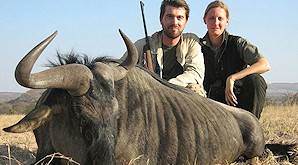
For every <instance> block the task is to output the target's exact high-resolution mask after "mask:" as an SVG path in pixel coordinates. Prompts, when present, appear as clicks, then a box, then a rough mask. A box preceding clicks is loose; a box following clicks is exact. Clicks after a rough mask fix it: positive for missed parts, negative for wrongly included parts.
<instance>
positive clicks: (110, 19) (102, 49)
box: [0, 0, 298, 92]
mask: <svg viewBox="0 0 298 165" xmlns="http://www.w3.org/2000/svg"><path fill="white" fill-rule="evenodd" d="M0 1H1V5H0V92H24V91H27V90H28V88H24V87H21V86H20V85H19V84H18V83H17V82H16V81H15V78H14V71H15V67H16V65H17V64H18V62H19V61H20V60H21V59H22V57H23V56H24V55H25V54H27V53H28V52H29V51H30V50H31V49H32V48H33V47H34V46H35V45H36V44H38V43H39V42H40V41H41V40H43V39H44V38H46V37H47V36H48V35H50V34H51V33H53V32H54V31H55V30H57V31H58V35H57V37H56V38H55V40H54V41H53V42H52V43H51V44H50V45H49V46H48V47H47V49H46V50H45V51H44V52H43V54H42V55H41V56H40V58H39V59H38V60H37V62H36V64H35V65H34V68H33V72H38V71H42V70H45V69H47V68H46V67H45V65H46V64H47V63H48V60H54V61H55V60H56V52H57V51H58V52H60V53H69V52H71V51H74V52H76V53H81V54H86V55H88V56H90V57H99V56H112V57H115V58H120V57H121V56H122V54H123V53H124V52H125V50H126V48H125V45H124V43H123V41H122V39H121V37H120V35H119V33H118V29H121V30H122V31H124V32H125V34H126V35H127V36H129V38H130V39H131V40H132V41H133V42H134V41H136V40H137V39H139V38H142V37H144V30H143V24H142V16H141V10H140V5H139V0H125V1H123V0H112V1H107V0H84V1H83V0H71V1H70V0H63V1H57V0H51V1H50V0H44V1H40V0H30V1H17V0H11V1H4V0H0ZM143 2H144V4H145V6H144V8H145V17H146V23H147V29H148V34H152V33H154V32H155V31H158V30H160V29H161V25H160V22H159V8H160V4H161V1H157V0H143ZM187 2H188V4H189V6H190V10H191V11H190V17H189V21H188V23H187V25H186V29H185V30H184V32H192V33H195V34H196V35H198V36H199V37H203V36H204V35H205V33H206V26H205V24H204V22H203V19H202V17H203V13H204V10H205V8H206V6H207V5H208V4H209V3H210V2H211V1H210V0H188V1H187ZM224 2H225V3H226V4H227V5H228V6H229V10H230V22H229V26H228V29H227V30H228V31H229V33H231V34H234V35H240V36H242V37H244V38H246V39H247V40H248V41H249V42H251V43H253V44H254V45H256V46H257V47H258V48H259V50H260V52H261V53H262V54H263V56H265V57H266V58H267V59H268V60H269V63H270V66H271V68H272V69H271V71H270V72H267V73H265V74H263V75H264V77H265V79H266V81H267V83H277V82H288V83H294V82H298V73H297V71H298V65H297V61H298V60H297V59H298V41H297V39H298V32H297V30H298V19H297V15H298V10H297V6H298V1H294V0H283V1H280V0H274V1H272V0H262V1H259V0H241V1H240V0H239V1H235V0H225V1H224Z"/></svg>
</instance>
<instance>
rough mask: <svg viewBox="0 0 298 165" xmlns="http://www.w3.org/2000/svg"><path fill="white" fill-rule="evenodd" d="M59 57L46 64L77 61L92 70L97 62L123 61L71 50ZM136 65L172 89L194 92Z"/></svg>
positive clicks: (53, 65) (57, 64)
mask: <svg viewBox="0 0 298 165" xmlns="http://www.w3.org/2000/svg"><path fill="white" fill-rule="evenodd" d="M57 59H58V62H55V61H50V60H49V64H48V65H46V66H48V67H56V66H60V65H67V64H74V63H75V64H83V65H85V66H87V67H88V68H89V69H90V70H93V68H94V66H95V63H96V62H102V63H119V64H120V63H121V60H119V59H113V58H112V57H108V56H103V57H96V58H90V57H88V56H87V55H86V54H83V55H81V54H78V53H75V52H74V51H71V52H70V53H67V54H62V53H59V52H57ZM136 67H137V68H140V69H142V70H143V71H145V72H147V73H148V74H150V75H151V76H152V77H153V78H154V79H156V80H157V81H159V82H160V83H162V84H163V85H165V86H167V87H170V88H172V89H175V90H178V91H181V92H184V93H192V91H190V90H189V89H186V88H183V87H180V86H177V85H174V84H171V83H169V82H168V81H166V80H164V79H162V78H160V77H159V76H158V75H157V74H155V73H152V72H150V71H148V70H147V69H146V68H144V67H143V66H141V65H139V64H138V65H136Z"/></svg>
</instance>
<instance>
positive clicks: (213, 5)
mask: <svg viewBox="0 0 298 165" xmlns="http://www.w3.org/2000/svg"><path fill="white" fill-rule="evenodd" d="M216 7H220V8H222V9H224V10H225V12H226V16H227V19H229V17H230V14H229V8H228V6H227V5H226V4H225V3H223V1H220V0H216V1H213V2H211V3H209V5H208V6H207V8H206V10H205V13H204V17H203V19H204V20H205V17H206V15H207V13H208V12H209V10H210V9H212V8H216Z"/></svg>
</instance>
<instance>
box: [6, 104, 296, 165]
mask: <svg viewBox="0 0 298 165" xmlns="http://www.w3.org/2000/svg"><path fill="white" fill-rule="evenodd" d="M22 117H23V116H22V115H0V129H1V130H0V164H1V165H2V164H3V165H4V164H5V165H6V164H7V165H10V164H12V165H14V164H16V165H25V164H30V163H33V162H34V159H35V157H34V153H35V152H36V148H37V146H36V143H35V139H34V136H33V133H32V132H28V133H22V134H12V133H5V132H3V131H2V128H4V127H7V126H10V125H11V124H13V123H15V122H17V121H18V120H19V119H21V118H22ZM260 122H261V124H262V126H263V128H264V132H265V139H266V143H267V144H279V145H281V146H282V145H287V144H296V143H297V142H298V106H280V107H279V106H268V107H266V108H265V109H264V112H263V113H262V117H261V119H260ZM297 153H298V146H297V145H296V146H295V147H292V148H291V151H290V156H289V155H288V156H284V155H278V154H276V153H274V155H273V153H272V152H271V151H268V154H267V155H266V156H264V157H263V158H260V160H259V161H258V163H257V164H258V165H292V164H298V155H297ZM54 157H58V158H61V159H67V160H69V162H72V163H73V164H76V162H74V161H72V160H71V159H70V158H67V157H64V156H63V155H61V154H59V153H55V154H53V155H48V158H54ZM131 164H134V163H133V160H132V162H131ZM148 164H150V163H149V162H148ZM246 164H247V163H233V165H246Z"/></svg>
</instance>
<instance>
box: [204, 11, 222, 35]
mask: <svg viewBox="0 0 298 165" xmlns="http://www.w3.org/2000/svg"><path fill="white" fill-rule="evenodd" d="M204 22H205V24H206V25H207V29H208V34H209V36H211V37H219V36H220V35H221V34H222V33H223V32H224V30H225V29H226V26H227V24H228V18H227V14H226V11H225V10H224V9H223V8H221V7H215V8H211V9H210V10H209V11H208V13H207V14H206V16H205V18H204Z"/></svg>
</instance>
